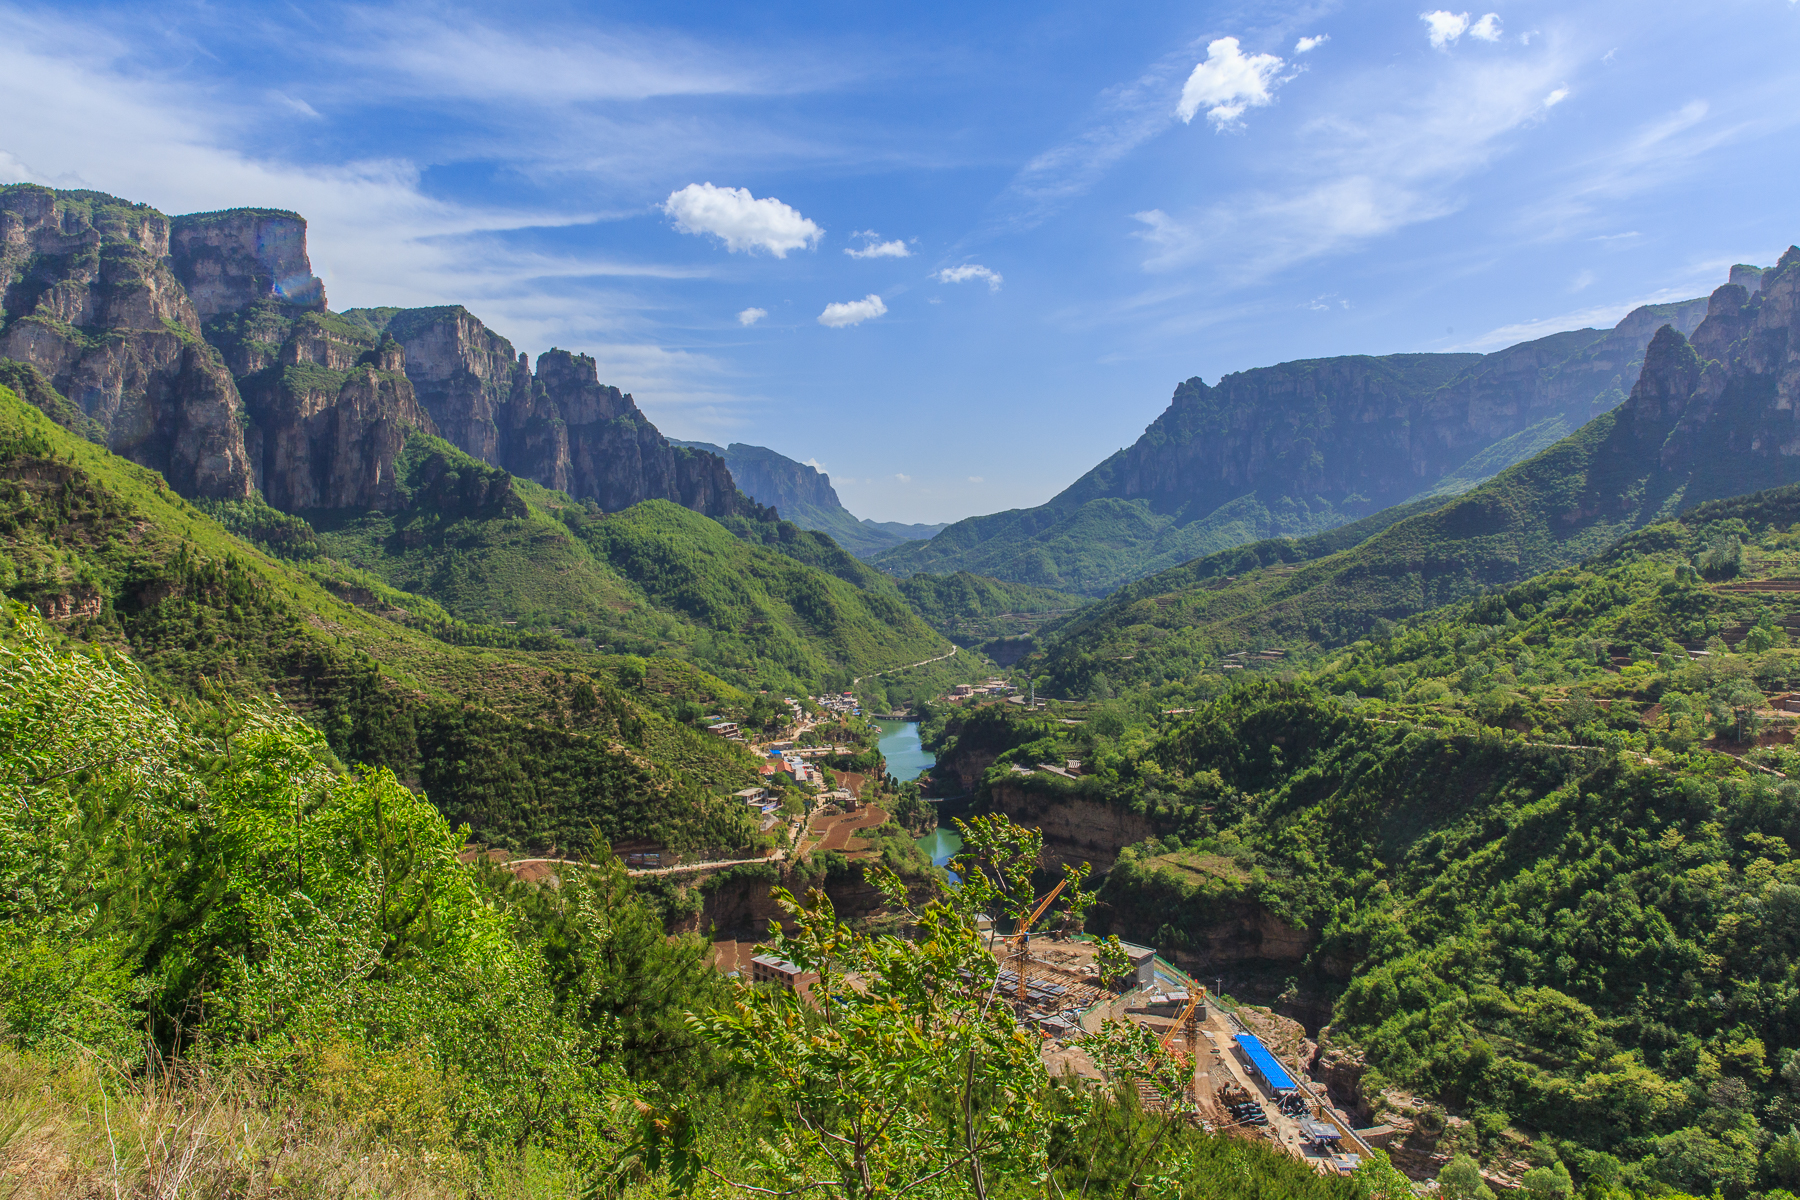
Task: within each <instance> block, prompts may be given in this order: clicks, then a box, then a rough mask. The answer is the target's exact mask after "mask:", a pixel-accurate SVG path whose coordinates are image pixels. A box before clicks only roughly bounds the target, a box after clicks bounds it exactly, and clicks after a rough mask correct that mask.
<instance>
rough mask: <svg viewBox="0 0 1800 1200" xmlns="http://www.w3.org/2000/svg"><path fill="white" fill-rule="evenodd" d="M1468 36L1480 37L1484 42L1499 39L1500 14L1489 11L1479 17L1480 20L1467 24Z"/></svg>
mask: <svg viewBox="0 0 1800 1200" xmlns="http://www.w3.org/2000/svg"><path fill="white" fill-rule="evenodd" d="M1469 36H1470V37H1472V38H1480V39H1481V40H1482V41H1484V42H1497V41H1499V40H1500V14H1499V13H1489V14H1487V16H1485V17H1483V18H1481V20H1479V21H1477V22H1475V23H1474V24H1473V25H1471V26H1469Z"/></svg>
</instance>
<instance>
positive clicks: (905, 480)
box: [894, 473, 912, 483]
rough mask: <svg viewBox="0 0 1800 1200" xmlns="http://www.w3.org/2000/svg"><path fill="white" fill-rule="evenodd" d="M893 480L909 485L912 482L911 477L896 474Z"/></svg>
mask: <svg viewBox="0 0 1800 1200" xmlns="http://www.w3.org/2000/svg"><path fill="white" fill-rule="evenodd" d="M894 478H895V479H898V480H899V481H900V482H901V483H911V482H912V476H911V475H901V474H898V473H896V474H895V476H894Z"/></svg>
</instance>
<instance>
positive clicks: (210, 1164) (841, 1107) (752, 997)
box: [0, 602, 1392, 1200]
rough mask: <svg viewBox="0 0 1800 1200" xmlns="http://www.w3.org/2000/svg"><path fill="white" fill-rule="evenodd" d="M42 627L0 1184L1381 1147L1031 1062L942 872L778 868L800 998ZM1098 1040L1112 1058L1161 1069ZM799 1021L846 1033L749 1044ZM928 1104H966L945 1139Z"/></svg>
mask: <svg viewBox="0 0 1800 1200" xmlns="http://www.w3.org/2000/svg"><path fill="white" fill-rule="evenodd" d="M58 641H59V639H58V637H57V635H56V634H55V633H54V632H53V631H52V630H51V629H49V628H48V627H47V626H46V625H45V624H44V623H43V622H42V621H41V620H39V619H38V618H37V617H35V616H34V615H32V614H31V613H29V612H28V611H27V610H26V609H25V608H24V607H23V606H21V605H18V604H16V603H14V602H7V603H6V605H5V608H4V609H3V610H0V796H4V797H5V799H6V803H5V804H4V805H0V927H3V928H4V929H5V931H6V932H5V936H4V937H0V1039H3V1040H0V1104H4V1105H5V1111H6V1113H7V1114H8V1115H7V1125H6V1128H5V1131H4V1136H5V1150H6V1176H5V1178H6V1184H7V1190H8V1192H9V1194H12V1195H17V1196H20V1197H30V1198H36V1197H52V1196H57V1197H60V1196H68V1195H82V1196H85V1195H125V1194H131V1195H196V1194H199V1195H222V1196H228V1195H240V1196H242V1195H258V1194H263V1195H281V1196H287V1197H295V1198H302V1197H305V1198H314V1197H318V1198H323V1197H363V1196H406V1197H414V1198H419V1200H423V1198H426V1197H431V1198H436V1197H451V1196H458V1197H466V1196H471V1195H496V1196H510V1197H519V1198H521V1200H523V1198H525V1197H545V1198H546V1200H548V1198H549V1197H567V1196H572V1195H580V1196H620V1197H625V1196H634V1197H648V1196H653V1195H654V1196H671V1195H695V1196H701V1197H724V1196H730V1195H738V1194H741V1192H742V1191H743V1190H744V1189H746V1188H749V1189H759V1190H766V1191H774V1190H775V1189H777V1188H779V1187H782V1186H784V1185H785V1183H786V1182H789V1181H791V1180H792V1178H793V1177H794V1174H795V1171H796V1169H804V1171H805V1172H806V1174H808V1175H816V1176H819V1177H821V1178H820V1179H819V1181H818V1182H816V1183H815V1184H814V1185H812V1186H810V1187H808V1188H806V1189H805V1190H807V1191H808V1192H811V1193H813V1194H819V1195H824V1196H828V1197H842V1198H843V1200H853V1198H855V1197H866V1196H868V1195H869V1194H871V1192H874V1193H875V1194H883V1193H885V1194H892V1195H899V1194H912V1195H920V1196H937V1197H953V1196H986V1197H993V1198H994V1200H1003V1198H1004V1200H1014V1198H1023V1197H1029V1196H1039V1195H1042V1194H1043V1189H1044V1186H1045V1185H1046V1183H1050V1182H1054V1185H1055V1187H1056V1188H1057V1189H1058V1190H1059V1191H1062V1192H1065V1193H1067V1192H1069V1191H1077V1192H1079V1193H1081V1194H1085V1195H1088V1196H1093V1197H1097V1198H1099V1197H1105V1198H1112V1197H1118V1198H1120V1200H1124V1198H1126V1197H1133V1196H1137V1195H1140V1194H1141V1188H1142V1184H1143V1183H1144V1182H1145V1181H1146V1180H1148V1181H1155V1180H1180V1181H1181V1182H1180V1184H1179V1188H1178V1194H1179V1195H1181V1196H1183V1197H1191V1198H1193V1200H1250V1198H1251V1197H1259V1196H1267V1195H1275V1194H1279V1195H1282V1196H1292V1197H1297V1198H1300V1200H1360V1198H1362V1197H1365V1196H1369V1195H1372V1194H1374V1188H1373V1186H1371V1185H1375V1186H1385V1185H1387V1184H1389V1183H1391V1179H1392V1176H1391V1172H1387V1173H1383V1172H1380V1171H1371V1172H1366V1173H1365V1175H1364V1177H1363V1178H1361V1179H1358V1180H1344V1179H1336V1180H1328V1179H1325V1178H1323V1177H1321V1176H1319V1175H1318V1174H1316V1173H1315V1172H1313V1171H1312V1170H1311V1169H1309V1168H1308V1167H1306V1166H1304V1165H1302V1164H1300V1163H1298V1162H1295V1161H1294V1160H1292V1159H1291V1158H1288V1157H1286V1156H1284V1155H1282V1154H1280V1153H1279V1152H1278V1151H1276V1150H1274V1149H1273V1148H1272V1147H1268V1146H1266V1145H1261V1144H1258V1143H1254V1142H1247V1141H1244V1140H1240V1139H1236V1138H1230V1137H1223V1136H1218V1135H1212V1134H1205V1133H1202V1132H1200V1131H1199V1130H1197V1129H1195V1128H1193V1127H1192V1126H1191V1125H1189V1124H1187V1123H1186V1122H1184V1121H1179V1120H1177V1119H1176V1118H1174V1117H1169V1116H1158V1115H1155V1114H1152V1113H1149V1112H1146V1111H1144V1110H1143V1109H1142V1108H1140V1106H1139V1105H1138V1104H1137V1102H1136V1094H1135V1092H1133V1091H1131V1090H1130V1088H1129V1086H1128V1084H1127V1083H1123V1082H1122V1084H1121V1087H1120V1089H1119V1090H1118V1091H1117V1092H1112V1091H1108V1090H1106V1089H1094V1088H1087V1087H1082V1086H1076V1085H1073V1084H1072V1083H1071V1082H1070V1081H1068V1080H1065V1079H1053V1078H1052V1077H1051V1076H1050V1075H1049V1073H1048V1072H1047V1071H1046V1070H1045V1068H1044V1067H1043V1065H1042V1064H1041V1063H1040V1062H1039V1061H1038V1050H1037V1038H1036V1037H1035V1036H1032V1035H1028V1034H1027V1032H1026V1031H1025V1030H1024V1029H1022V1028H1020V1027H1019V1025H1018V1024H1017V1022H1016V1021H1015V1019H1014V1016H1013V1014H1012V1011H1011V1010H1010V1008H1009V1007H1008V1006H1006V1005H1003V1004H999V1005H996V1004H990V1003H986V1002H985V1001H984V1000H983V997H982V993H983V991H990V990H991V989H992V988H993V987H994V986H995V978H996V973H997V970H998V963H997V962H996V961H995V960H994V958H993V957H992V955H991V954H989V952H988V951H987V949H986V947H985V945H984V943H983V941H982V939H981V937H980V936H979V934H978V933H977V930H976V927H975V921H974V916H973V912H972V911H971V906H970V905H969V904H967V903H965V904H963V905H961V906H958V905H957V904H956V903H955V900H956V897H955V894H954V893H949V892H948V890H947V889H942V885H939V887H940V894H939V895H937V896H935V897H934V898H933V900H932V902H931V903H930V904H929V905H928V906H926V907H924V908H923V909H922V911H918V912H915V913H913V914H912V917H913V919H914V920H916V921H918V922H919V923H920V924H921V925H922V926H923V927H925V928H926V929H928V930H929V931H931V935H932V936H930V937H929V938H924V939H920V940H919V941H917V942H914V941H909V940H907V939H903V938H898V937H893V936H883V937H875V936H870V935H866V934H860V933H857V932H854V931H852V930H850V929H849V928H848V927H845V926H841V925H839V924H838V923H837V922H836V921H835V919H834V918H833V914H832V913H831V912H830V910H829V907H828V906H822V907H819V908H815V909H813V910H811V911H806V910H802V909H800V908H799V907H798V906H797V905H793V904H791V903H790V906H789V907H790V910H791V911H792V912H793V913H794V914H795V915H797V916H799V917H800V918H802V919H803V920H804V921H805V922H806V923H807V926H806V929H807V930H808V931H810V932H802V933H801V934H800V935H799V936H794V937H786V936H776V938H775V942H776V945H775V946H774V947H773V948H774V949H775V950H777V951H778V952H780V953H784V954H787V955H789V956H790V957H793V958H795V959H797V960H799V961H802V962H805V963H807V964H809V965H816V966H820V967H826V964H825V963H824V962H822V961H820V958H819V956H818V953H817V951H818V947H819V946H820V945H821V936H820V935H823V937H824V938H827V939H829V945H830V947H831V953H832V956H833V958H834V959H835V960H838V961H843V962H854V963H855V964H856V965H857V966H858V968H859V969H860V974H859V976H858V982H857V984H856V986H855V987H854V988H844V985H843V983H842V982H841V977H839V979H838V980H837V981H836V982H835V984H834V985H826V984H823V983H821V984H820V985H819V986H820V987H821V988H824V987H826V986H836V987H838V988H839V989H841V991H842V993H843V994H842V996H841V998H840V999H839V1000H837V1001H834V1002H833V1009H834V1013H835V1015H836V1020H834V1021H833V1022H831V1023H829V1024H826V1023H823V1022H819V1021H817V1020H815V1019H814V1017H813V1016H812V1015H811V1012H810V1010H809V1009H807V1008H806V1007H805V1006H804V1005H803V1004H802V1003H801V1002H800V1001H799V1000H798V999H797V998H796V997H794V996H793V995H792V994H790V993H788V992H786V991H783V990H782V989H779V988H767V987H752V986H750V985H748V984H745V983H742V982H739V983H736V984H732V983H729V982H727V981H726V979H725V978H724V977H723V976H721V975H719V974H718V973H716V972H715V971H714V970H713V968H712V966H711V964H710V962H709V961H708V959H709V954H708V948H707V947H706V945H705V943H704V941H702V940H701V939H699V938H696V937H693V936H691V935H690V936H685V937H677V938H669V937H667V936H665V934H664V933H663V930H662V928H661V926H660V924H659V922H657V920H656V919H655V917H654V915H653V914H652V913H651V912H650V911H649V910H648V909H647V907H646V906H645V904H644V903H643V901H642V900H641V899H639V898H638V897H637V896H636V895H635V894H634V892H633V890H632V888H631V886H630V883H629V881H628V880H627V879H626V878H625V873H624V871H623V870H622V869H621V868H620V867H619V864H618V863H617V861H616V860H614V859H612V858H610V857H609V856H605V855H604V854H602V856H601V857H600V858H599V859H598V860H596V861H594V862H592V863H590V864H588V865H586V866H573V867H570V868H567V869H565V870H564V871H563V873H562V877H561V878H560V879H559V880H558V881H557V883H556V885H555V886H542V887H540V886H535V885H531V884H526V883H521V882H517V881H514V880H513V879H512V878H511V876H509V875H507V874H506V873H505V872H502V871H497V870H495V869H493V868H490V867H486V866H484V865H483V864H480V863H472V864H466V863H464V862H462V861H459V853H458V852H459V851H460V850H461V848H462V845H463V833H464V831H463V830H459V829H457V828H455V827H454V826H453V825H451V824H450V823H449V822H447V821H446V820H445V819H444V817H443V816H442V815H441V813H440V812H439V811H438V809H437V808H436V807H434V806H433V805H432V804H431V803H430V801H429V800H428V798H427V797H425V796H420V795H418V794H415V793H414V792H412V791H410V790H409V789H407V788H406V787H404V786H402V785H401V784H400V782H399V781H398V780H397V779H396V778H395V777H394V776H393V775H392V774H391V773H389V772H387V771H385V770H380V769H372V770H368V771H365V772H362V773H360V774H356V775H351V774H344V773H337V772H334V771H333V770H332V769H331V768H330V767H329V766H328V765H326V764H327V761H328V760H329V759H330V757H331V751H330V750H329V749H328V748H327V747H326V746H325V745H324V744H323V743H322V742H321V741H320V740H319V738H318V735H317V733H316V732H315V731H314V730H312V729H310V728H309V727H307V726H306V725H304V724H302V723H300V722H298V721H295V720H294V719H292V718H291V717H290V716H288V715H286V714H284V713H281V712H280V711H279V710H278V709H274V708H271V707H269V706H267V705H264V704H260V703H255V702H252V703H250V704H248V705H245V706H242V707H233V709H232V717H233V720H232V722H231V732H230V734H229V736H228V737H222V736H218V734H217V733H216V732H215V731H214V730H212V729H210V728H207V727H205V726H203V725H196V724H195V723H193V722H191V721H189V720H186V719H184V718H183V716H182V714H180V713H179V712H176V711H173V710H171V709H170V708H169V707H167V706H166V705H165V703H164V702H163V701H162V700H161V699H160V698H159V696H158V695H157V694H156V689H155V688H154V686H152V685H150V684H149V682H148V681H147V680H145V679H144V678H143V676H142V675H141V674H139V673H138V672H137V671H136V670H135V669H134V668H133V667H132V665H131V664H130V663H128V662H127V661H125V660H123V659H122V658H120V657H118V656H116V655H113V654H109V653H108V652H105V651H76V652H71V651H69V650H65V649H59V648H58V645H57V642H58ZM965 869H968V868H965ZM899 894H900V895H901V896H904V895H905V892H904V889H903V888H902V889H901V890H900V892H899ZM1031 894H1032V893H1031V892H1029V891H1026V892H1025V893H1024V897H1025V902H1029V900H1030V898H1031ZM990 907H992V905H991V904H990ZM921 965H923V966H925V967H926V968H927V969H926V970H918V969H916V968H918V967H919V966H921ZM949 967H961V968H962V970H963V974H964V975H967V974H969V973H978V974H979V975H980V976H981V982H982V987H981V988H978V989H975V991H974V992H973V993H971V992H970V990H969V989H967V988H965V987H964V986H963V983H962V976H959V975H958V974H957V972H956V971H955V970H951V969H947V968H949ZM826 969H829V967H826ZM870 1018H873V1020H872V1021H871V1020H870ZM853 1021H854V1023H853ZM896 1031H899V1032H903V1033H904V1034H905V1035H906V1036H902V1037H899V1038H896V1037H894V1036H893V1034H894V1033H895V1032H896ZM1115 1040H1116V1039H1115ZM945 1047H947V1048H948V1050H949V1052H948V1053H945V1052H944V1048H945ZM1121 1049H1122V1050H1123V1051H1124V1053H1122V1054H1121V1053H1116V1052H1115V1055H1114V1056H1115V1057H1116V1058H1118V1059H1119V1062H1120V1068H1121V1071H1122V1073H1123V1074H1122V1079H1124V1080H1128V1079H1129V1078H1130V1077H1131V1074H1132V1073H1133V1072H1139V1073H1145V1072H1148V1071H1149V1070H1152V1069H1160V1070H1161V1072H1162V1074H1163V1075H1164V1076H1166V1075H1167V1074H1168V1073H1169V1071H1170V1070H1171V1069H1179V1064H1171V1063H1169V1062H1168V1061H1167V1060H1166V1056H1160V1055H1155V1051H1154V1047H1153V1046H1152V1047H1151V1052H1152V1054H1153V1055H1155V1057H1157V1058H1158V1059H1159V1066H1157V1067H1153V1066H1152V1064H1149V1063H1145V1064H1143V1065H1142V1066H1140V1065H1139V1063H1138V1062H1137V1053H1138V1051H1139V1047H1137V1046H1136V1045H1132V1044H1127V1045H1123V1046H1121ZM1097 1052H1098V1053H1105V1052H1106V1047H1105V1045H1104V1044H1102V1046H1101V1047H1100V1049H1099V1050H1097ZM806 1055H810V1056H812V1057H814V1058H816V1059H817V1060H818V1061H819V1062H820V1063H822V1064H825V1063H833V1062H836V1063H839V1064H844V1065H846V1066H848V1065H850V1064H856V1065H858V1066H860V1067H863V1068H865V1069H859V1070H848V1069H846V1070H823V1071H817V1072H807V1073H805V1074H803V1075H801V1074H798V1073H794V1072H790V1071H786V1070H783V1069H781V1066H780V1064H783V1063H792V1062H794V1061H796V1059H797V1058H799V1057H801V1056H806ZM771 1058H773V1059H774V1060H775V1064H774V1065H771V1062H770V1060H771ZM96 1113H98V1114H99V1118H100V1119H99V1120H95V1114H96ZM896 1117H903V1118H904V1120H896V1119H895V1118H896ZM957 1121H960V1122H961V1123H962V1127H963V1128H965V1129H969V1130H975V1131H979V1133H980V1134H981V1136H980V1137H979V1138H977V1137H975V1136H974V1135H973V1134H971V1135H970V1136H969V1137H968V1138H967V1139H966V1140H965V1139H962V1138H954V1137H953V1138H949V1139H946V1138H944V1137H943V1136H942V1129H943V1128H944V1127H945V1126H946V1125H948V1126H950V1127H953V1128H954V1127H955V1126H956V1122H957ZM876 1128H879V1129H880V1130H881V1131H882V1136H862V1137H854V1136H851V1137H845V1136H844V1135H843V1133H840V1131H847V1132H848V1133H849V1134H851V1135H854V1134H855V1133H856V1132H857V1131H858V1130H864V1131H873V1130H874V1129H876ZM821 1131H823V1132H821ZM825 1134H830V1135H833V1136H831V1137H827V1136H824V1135H825ZM846 1144H848V1145H849V1146H850V1147H852V1148H853V1150H852V1151H847V1150H845V1149H844V1146H845V1145H846ZM845 1159H849V1160H850V1162H849V1164H848V1166H849V1169H846V1170H842V1171H834V1170H833V1168H834V1167H837V1166H841V1165H845V1164H844V1162H843V1160H845ZM865 1180H874V1181H878V1182H880V1183H881V1184H882V1185H883V1186H882V1187H881V1188H880V1189H874V1188H870V1187H867V1186H864V1181H865Z"/></svg>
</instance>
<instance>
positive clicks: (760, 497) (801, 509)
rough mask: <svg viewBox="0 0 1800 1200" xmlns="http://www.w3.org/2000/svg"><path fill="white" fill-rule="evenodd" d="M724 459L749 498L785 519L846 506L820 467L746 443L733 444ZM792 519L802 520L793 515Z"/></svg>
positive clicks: (733, 476) (829, 478) (732, 475)
mask: <svg viewBox="0 0 1800 1200" xmlns="http://www.w3.org/2000/svg"><path fill="white" fill-rule="evenodd" d="M721 457H722V458H724V460H725V465H726V466H728V467H730V468H731V477H732V478H733V479H735V480H737V485H738V486H739V487H740V488H742V489H744V492H745V494H746V495H748V496H750V497H752V498H753V499H755V500H756V502H757V503H759V504H767V505H770V506H772V507H774V508H776V509H779V510H780V511H781V513H782V515H784V516H790V515H792V514H800V513H805V512H809V511H812V510H826V511H830V510H833V509H842V508H843V507H844V505H843V503H842V501H840V500H839V499H838V494H837V489H836V488H834V487H832V486H831V477H830V476H829V475H826V474H824V473H823V472H821V471H820V470H819V469H818V468H817V467H809V466H807V465H806V464H805V463H802V462H795V461H794V460H793V459H791V458H788V457H786V456H785V455H781V454H777V453H775V452H774V451H773V450H770V449H768V448H766V447H763V446H751V445H747V444H745V443H743V442H733V443H732V444H731V445H730V446H728V447H727V448H726V450H725V452H724V454H723V455H721ZM791 519H795V520H798V519H799V518H798V516H797V515H793V516H792V518H791Z"/></svg>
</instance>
